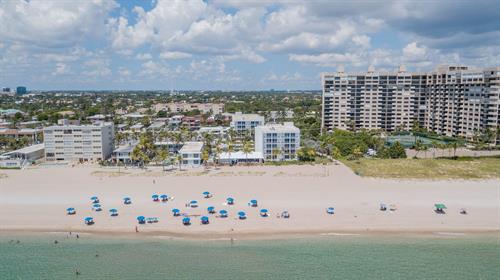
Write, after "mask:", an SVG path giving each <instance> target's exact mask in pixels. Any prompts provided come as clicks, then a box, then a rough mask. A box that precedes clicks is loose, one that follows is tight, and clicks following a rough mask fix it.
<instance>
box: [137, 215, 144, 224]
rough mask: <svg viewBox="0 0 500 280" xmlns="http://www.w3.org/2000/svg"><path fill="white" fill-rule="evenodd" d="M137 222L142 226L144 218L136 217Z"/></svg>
mask: <svg viewBox="0 0 500 280" xmlns="http://www.w3.org/2000/svg"><path fill="white" fill-rule="evenodd" d="M137 222H139V224H144V223H145V222H146V218H145V217H144V216H138V217H137Z"/></svg>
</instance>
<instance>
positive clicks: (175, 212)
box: [172, 208, 181, 216]
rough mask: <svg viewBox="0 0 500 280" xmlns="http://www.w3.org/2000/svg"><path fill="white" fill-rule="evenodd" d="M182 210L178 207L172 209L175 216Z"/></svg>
mask: <svg viewBox="0 0 500 280" xmlns="http://www.w3.org/2000/svg"><path fill="white" fill-rule="evenodd" d="M180 212H181V210H179V209H177V208H174V209H172V213H174V216H179V214H180Z"/></svg>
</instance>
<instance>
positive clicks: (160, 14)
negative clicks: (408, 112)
mask: <svg viewBox="0 0 500 280" xmlns="http://www.w3.org/2000/svg"><path fill="white" fill-rule="evenodd" d="M457 63H460V64H465V65H471V66H476V67H488V66H500V1H498V0H473V1H472V0H471V1H467V0H453V1H452V0H418V1H417V0H415V1H408V0H385V1H377V0H350V1H338V0H311V1H294V0H286V1H280V0H277V1H271V0H269V1H268V0H247V1H244V0H238V1H231V0H144V1H140V0H133V1H120V0H81V1H78V0H55V1H53V0H0V86H2V87H6V86H10V87H16V86H19V85H24V86H27V87H28V89H33V90H114V89H115V90H128V89H130V90H171V89H174V90H175V89H176V90H268V89H284V90H287V89H290V90H294V89H295V90H300V89H304V90H307V89H320V88H321V80H320V73H321V72H329V71H336V70H337V68H338V67H339V66H342V67H343V68H344V69H345V71H347V72H351V71H364V70H366V69H367V68H368V66H369V65H373V66H374V67H375V69H377V70H394V69H397V67H398V66H399V65H401V64H403V65H405V66H406V68H407V69H408V70H412V71H427V70H432V69H434V68H435V67H436V65H439V64H457Z"/></svg>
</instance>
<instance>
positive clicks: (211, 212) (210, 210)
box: [207, 206, 215, 214]
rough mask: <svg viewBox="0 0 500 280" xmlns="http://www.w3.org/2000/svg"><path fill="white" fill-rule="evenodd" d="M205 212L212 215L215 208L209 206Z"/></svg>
mask: <svg viewBox="0 0 500 280" xmlns="http://www.w3.org/2000/svg"><path fill="white" fill-rule="evenodd" d="M207 211H208V213H210V214H213V213H215V207H213V206H209V207H208V208H207Z"/></svg>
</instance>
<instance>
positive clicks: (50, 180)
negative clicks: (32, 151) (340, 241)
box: [0, 165, 500, 240]
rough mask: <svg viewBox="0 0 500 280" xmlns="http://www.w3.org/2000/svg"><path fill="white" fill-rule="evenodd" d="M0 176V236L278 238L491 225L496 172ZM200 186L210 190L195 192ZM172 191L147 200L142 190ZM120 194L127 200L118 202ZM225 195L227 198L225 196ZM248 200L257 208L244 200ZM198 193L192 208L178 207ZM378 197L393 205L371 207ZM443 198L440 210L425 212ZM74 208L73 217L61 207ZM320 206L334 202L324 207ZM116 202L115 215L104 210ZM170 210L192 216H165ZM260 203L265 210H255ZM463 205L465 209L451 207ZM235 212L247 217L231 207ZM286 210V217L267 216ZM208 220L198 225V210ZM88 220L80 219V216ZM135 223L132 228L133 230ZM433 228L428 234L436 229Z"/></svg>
mask: <svg viewBox="0 0 500 280" xmlns="http://www.w3.org/2000/svg"><path fill="white" fill-rule="evenodd" d="M2 173H4V174H6V175H7V176H6V177H5V176H4V177H3V178H2V179H0V207H1V208H2V212H1V213H0V224H1V225H2V227H1V228H0V234H3V233H14V234H23V233H28V234H30V233H47V232H60V233H68V232H78V233H83V234H94V235H104V236H110V237H113V236H127V237H131V238H137V237H139V238H142V237H148V238H149V237H154V236H158V238H179V239H194V240H200V239H201V240H207V239H231V238H233V239H288V238H294V237H296V236H299V237H308V236H328V235H335V234H337V235H362V236H366V235H370V236H372V235H373V236H375V235H391V234H396V235H399V234H401V235H420V234H424V235H443V234H439V233H449V235H450V236H453V235H456V236H458V235H462V234H465V235H476V234H493V235H494V236H497V235H498V233H499V232H500V195H499V194H500V180H481V181H477V180H473V181H466V180H445V181H434V180H401V179H396V180H394V179H376V178H363V177H359V176H357V175H355V174H354V173H353V172H352V171H351V170H350V169H349V168H347V167H346V166H344V165H301V166H293V165H292V166H252V167H247V166H237V167H221V168H219V169H217V170H215V169H212V170H210V171H205V170H204V169H203V168H200V169H195V170H185V171H182V172H177V171H171V172H169V173H164V172H161V170H158V169H152V170H150V171H146V172H145V171H144V170H140V169H127V170H124V172H123V173H122V172H120V174H119V176H116V174H115V171H110V170H109V169H107V168H100V167H96V166H77V167H69V166H68V167H52V168H42V167H39V168H31V169H26V170H4V171H2ZM203 191H210V192H211V193H213V194H214V196H213V197H212V198H210V199H205V198H203V196H202V192H203ZM153 193H157V194H168V195H170V196H172V197H175V199H172V200H170V201H168V202H166V203H162V202H153V201H152V200H151V195H152V194H153ZM93 195H97V196H98V197H99V198H100V200H101V204H102V206H103V211H101V212H95V211H92V208H91V205H92V204H91V201H90V200H89V198H90V197H91V196H93ZM125 196H130V197H131V198H132V201H133V203H132V204H131V205H123V202H122V199H123V197H125ZM229 196H231V197H234V198H235V200H236V203H235V205H233V206H229V205H227V204H226V203H225V199H226V198H227V197H229ZM251 199H257V200H258V201H259V207H250V206H248V205H247V203H248V201H250V200H251ZM190 200H198V202H199V207H197V208H190V207H186V205H185V204H186V203H187V202H188V201H190ZM381 202H384V203H387V205H393V206H394V207H395V209H396V210H395V211H390V210H387V211H380V210H379V204H380V203H381ZM435 203H444V204H446V205H447V207H448V209H447V210H446V214H436V213H435V212H434V204H435ZM208 206H214V207H215V208H216V209H217V210H220V209H227V210H228V211H229V218H219V217H217V215H213V214H210V215H209V214H208V213H207V212H206V208H207V207H208ZM68 207H75V208H76V211H77V213H76V214H75V215H67V214H66V208H68ZM327 207H335V214H334V215H328V214H327V213H326V211H325V210H326V208H327ZM111 208H116V209H118V211H119V215H118V216H117V217H110V216H109V213H108V210H109V209H111ZM173 208H178V209H180V210H181V212H182V213H183V214H184V215H186V216H189V217H190V218H191V220H192V224H191V225H190V226H184V225H182V223H181V219H182V217H172V214H171V210H172V209H173ZM261 208H266V209H268V210H269V213H270V215H269V216H268V217H266V218H263V217H260V216H259V210H260V209H261ZM462 208H466V209H467V211H468V214H467V215H462V214H460V210H461V209H462ZM238 211H245V212H246V213H247V219H245V220H239V219H238V218H237V215H236V213H237V212H238ZM283 211H289V213H290V214H291V217H290V218H289V219H284V218H277V215H279V214H280V213H282V212H283ZM139 215H144V216H146V217H158V218H159V222H158V223H155V224H145V225H138V224H137V221H136V217H137V216H139ZM203 215H206V216H208V217H209V218H210V223H209V224H208V225H202V224H201V223H200V221H199V218H200V217H201V216H203ZM87 216H91V217H93V218H94V220H95V224H94V225H92V226H87V225H85V224H84V223H83V218H84V217H87ZM136 230H137V231H139V232H138V233H136ZM436 233H438V234H436Z"/></svg>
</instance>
